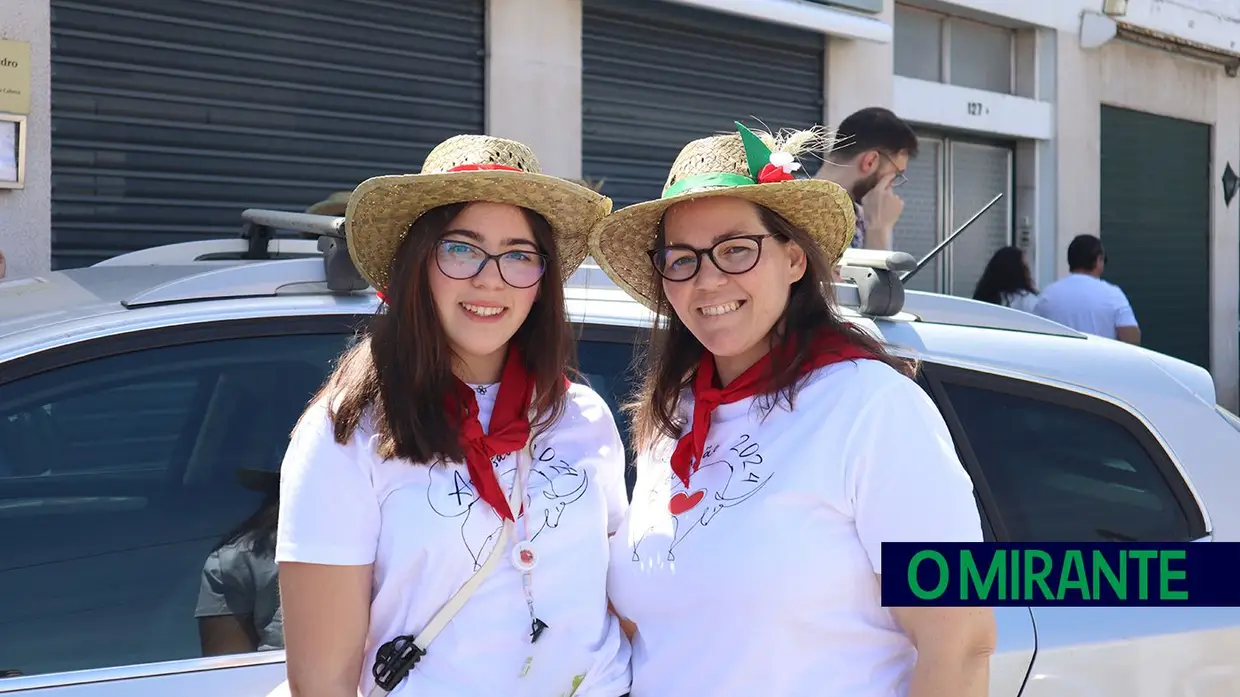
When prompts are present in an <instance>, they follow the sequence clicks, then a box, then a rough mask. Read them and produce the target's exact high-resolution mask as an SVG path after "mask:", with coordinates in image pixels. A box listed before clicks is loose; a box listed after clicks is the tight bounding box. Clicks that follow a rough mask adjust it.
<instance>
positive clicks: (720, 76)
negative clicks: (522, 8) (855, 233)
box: [582, 0, 825, 207]
mask: <svg viewBox="0 0 1240 697" xmlns="http://www.w3.org/2000/svg"><path fill="white" fill-rule="evenodd" d="M584 11H585V15H584V28H583V32H582V44H583V46H582V51H583V55H582V61H583V64H584V65H583V70H584V75H583V80H582V81H583V85H582V91H583V102H582V109H583V117H582V118H583V123H582V129H583V136H582V155H583V161H582V171H583V174H584V175H585V176H586V177H587V178H588V179H592V180H598V179H604V180H605V182H604V185H603V192H604V193H606V194H607V195H608V196H611V197H612V199H613V200H614V201H615V203H616V206H617V207H620V206H625V205H628V204H631V203H635V202H637V201H639V200H645V199H649V198H655V197H657V196H659V195H660V193H662V190H663V184H664V182H665V180H666V179H667V171H668V168H669V167H670V166H671V164H672V161H673V160H674V159H676V154H677V153H678V152H679V151H680V148H681V147H683V146H684V145H685V143H688V142H689V141H691V140H694V139H696V138H701V137H704V136H707V135H710V134H712V133H718V132H727V131H735V130H736V127H735V126H734V125H733V121H736V120H741V121H744V122H745V123H746V124H747V125H755V124H757V123H758V122H759V120H760V121H761V122H763V123H766V124H769V126H770V127H771V128H776V129H778V128H807V127H809V126H812V125H814V124H818V123H821V122H822V119H823V50H824V47H825V39H824V37H823V35H821V34H818V33H814V32H808V31H803V30H798V29H795V28H792V27H785V26H776V25H773V24H765V23H762V22H758V21H754V20H749V19H742V18H739V17H736V16H734V15H727V14H722V13H717V12H709V11H706V10H699V9H696V8H690V7H684V6H681V5H676V4H674V3H669V2H657V1H654V0H585V10H584ZM806 165H807V169H808V170H810V171H811V172H813V171H816V167H813V166H811V165H812V163H810V162H807V163H806Z"/></svg>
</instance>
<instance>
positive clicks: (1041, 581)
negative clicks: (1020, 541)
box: [1025, 549, 1055, 600]
mask: <svg viewBox="0 0 1240 697" xmlns="http://www.w3.org/2000/svg"><path fill="white" fill-rule="evenodd" d="M1034 559H1037V560H1038V561H1040V562H1042V568H1041V569H1039V570H1036V571H1035V570H1034V568H1033V560H1034ZM1050 573H1051V555H1049V554H1047V553H1046V552H1043V551H1042V550H1040V549H1026V550H1025V598H1027V599H1029V600H1032V599H1033V584H1035V583H1036V584H1038V588H1041V589H1042V597H1043V598H1047V599H1049V598H1053V597H1055V595H1054V594H1053V593H1051V589H1050V588H1049V587H1047V585H1046V577H1047V576H1048V575H1050Z"/></svg>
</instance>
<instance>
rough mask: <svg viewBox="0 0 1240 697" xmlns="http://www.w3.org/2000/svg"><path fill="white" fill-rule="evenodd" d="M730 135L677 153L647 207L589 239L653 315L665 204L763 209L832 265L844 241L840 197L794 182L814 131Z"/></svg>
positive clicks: (847, 203) (846, 203)
mask: <svg viewBox="0 0 1240 697" xmlns="http://www.w3.org/2000/svg"><path fill="white" fill-rule="evenodd" d="M736 127H737V133H731V134H727V135H718V136H712V137H709V138H702V139H700V140H695V141H693V142H692V143H689V144H688V145H686V146H685V147H684V149H682V150H681V151H680V155H679V156H678V157H677V158H676V162H675V163H674V164H673V165H672V171H671V173H670V174H669V175H668V177H667V183H666V184H665V185H664V188H663V196H662V197H661V198H659V199H657V200H655V201H647V202H645V203H637V204H634V205H632V206H628V207H627V208H623V209H621V210H618V211H616V212H615V213H613V214H611V215H610V216H608V217H607V218H606V219H604V220H603V221H602V222H600V223H599V224H598V225H596V226H595V228H594V230H593V231H592V232H591V234H590V252H591V254H592V255H593V256H594V260H595V261H597V262H598V264H599V266H600V267H601V268H602V269H603V270H604V271H605V272H606V273H607V275H608V276H609V277H611V279H612V280H613V281H615V283H616V285H618V286H620V287H621V288H623V289H624V290H625V292H627V293H628V294H629V295H631V296H633V298H634V299H636V300H637V301H639V302H641V303H642V304H643V305H645V306H646V307H648V308H650V309H652V310H654V309H656V303H655V297H656V295H655V290H656V289H655V288H654V286H653V283H654V269H653V268H651V265H650V256H649V255H648V254H647V251H648V250H650V249H651V248H653V247H654V243H655V239H656V237H657V236H658V230H659V222H660V221H661V220H662V219H663V214H664V212H666V211H667V209H668V208H669V207H670V206H672V205H673V204H676V203H679V202H681V201H688V200H691V199H698V198H707V197H711V196H735V197H737V198H742V199H745V200H747V201H751V202H753V203H756V204H758V205H760V206H764V207H766V208H769V209H771V210H772V211H774V212H776V213H778V214H779V215H781V216H783V218H784V219H786V220H787V221H788V222H789V223H791V224H793V225H794V226H796V227H798V228H800V229H801V230H804V231H805V232H807V233H808V234H809V236H810V237H812V238H813V239H814V241H815V242H817V243H818V244H819V246H821V247H822V249H823V251H825V252H826V254H827V257H828V262H829V263H831V264H834V263H835V262H836V261H838V260H839V258H840V257H841V256H842V255H843V253H844V250H845V249H847V248H848V245H849V244H850V243H851V242H852V238H853V235H854V233H855V232H856V212H855V211H854V209H853V204H852V199H851V198H850V197H849V195H848V192H847V191H845V190H844V189H843V188H842V187H841V186H840V185H838V184H836V183H834V182H829V181H825V180H821V179H797V178H795V177H794V175H793V172H795V171H797V170H799V169H801V165H800V163H798V162H796V155H798V154H800V153H803V152H806V151H809V150H812V149H814V148H817V147H819V146H821V145H822V144H823V143H824V142H825V141H827V140H829V139H827V138H826V137H825V136H824V135H823V134H822V133H821V132H820V131H818V130H808V131H796V132H793V133H791V134H787V135H784V136H782V137H781V138H776V137H774V136H771V135H769V134H766V133H762V134H755V133H754V132H752V131H750V130H749V129H748V128H746V127H745V126H744V125H742V124H741V123H740V122H737V123H736Z"/></svg>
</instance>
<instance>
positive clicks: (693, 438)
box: [671, 331, 874, 489]
mask: <svg viewBox="0 0 1240 697" xmlns="http://www.w3.org/2000/svg"><path fill="white" fill-rule="evenodd" d="M792 348H793V344H792V342H791V341H784V342H783V343H781V344H780V345H779V346H777V347H775V348H774V349H772V350H770V351H768V352H767V354H766V355H765V356H763V357H762V359H761V360H759V361H758V362H757V363H754V364H753V365H752V366H750V367H749V368H748V369H747V370H746V371H745V372H743V373H741V374H740V376H738V377H737V378H736V379H735V380H733V381H732V382H730V383H728V386H727V387H722V388H720V387H716V386H715V357H714V356H713V355H712V354H711V353H710V352H709V351H704V352H703V353H702V358H701V360H700V361H698V367H697V374H696V375H695V376H694V378H693V420H692V422H691V423H690V427H689V431H688V432H687V433H685V434H684V435H683V436H681V437H680V440H678V441H677V442H676V449H675V450H673V451H672V459H671V463H672V471H673V472H675V473H676V476H677V477H678V478H679V479H680V481H681V482H682V483H683V484H684V485H685V488H686V489H687V488H688V487H689V476H690V475H691V474H692V473H693V472H694V471H696V470H697V469H698V468H699V467H701V466H702V463H701V460H702V453H703V451H704V450H705V448H706V436H707V434H708V433H709V431H710V416H711V413H712V412H714V410H715V408H716V407H719V406H722V405H724V404H733V403H735V402H739V401H741V400H744V399H748V398H750V397H754V396H757V395H758V394H761V393H762V391H763V389H764V388H765V387H766V386H767V384H768V381H769V380H770V377H771V366H772V365H774V364H778V365H783V364H784V363H786V361H787V360H789V359H790V358H791V356H789V355H788V354H790V353H791V351H792ZM773 354H778V356H777V357H775V358H773ZM865 358H874V354H873V353H872V352H870V351H869V350H868V349H866V348H864V347H861V346H858V345H856V344H854V343H852V342H851V341H849V339H848V338H847V337H846V336H844V335H843V334H841V333H839V332H836V331H822V332H819V333H818V335H817V336H816V337H814V339H813V342H812V344H811V345H810V354H809V356H808V357H807V358H806V360H805V362H804V363H802V364H801V366H800V370H799V371H798V373H797V376H798V377H801V376H804V375H805V374H807V373H810V372H813V371H814V370H817V369H818V368H821V367H823V366H827V365H831V364H833V363H840V362H843V361H850V360H857V359H865ZM776 360H778V363H776V362H775V361H776Z"/></svg>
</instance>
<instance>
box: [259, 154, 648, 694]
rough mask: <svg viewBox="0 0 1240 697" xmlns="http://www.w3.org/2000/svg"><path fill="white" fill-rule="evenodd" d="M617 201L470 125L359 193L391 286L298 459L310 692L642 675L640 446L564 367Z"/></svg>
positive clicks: (295, 522)
mask: <svg viewBox="0 0 1240 697" xmlns="http://www.w3.org/2000/svg"><path fill="white" fill-rule="evenodd" d="M610 208H611V202H610V200H609V199H607V198H606V197H604V196H602V195H600V194H598V193H596V192H594V191H592V190H590V189H588V188H586V187H583V186H580V185H578V184H574V183H571V182H568V181H566V180H563V179H559V178H557V177H552V176H548V175H544V174H542V173H540V172H539V169H538V161H537V159H536V158H535V157H534V154H533V153H532V152H530V151H529V149H528V148H527V147H525V146H524V145H522V144H520V143H516V142H513V141H510V140H506V139H501V138H493V137H489V136H477V135H468V136H457V137H454V138H451V139H449V140H447V141H445V142H444V143H441V144H440V145H439V146H437V147H436V148H435V149H434V150H433V151H432V152H431V153H430V155H429V156H428V157H427V159H426V162H425V164H424V165H423V167H422V170H421V173H419V174H416V175H395V176H384V177H376V178H373V179H369V180H367V181H365V182H363V183H362V184H361V185H360V186H358V188H357V189H356V190H355V191H354V192H353V193H352V194H351V196H350V197H349V202H348V206H347V208H346V218H347V231H348V233H347V234H348V247H349V253H350V256H351V257H352V259H353V261H354V263H355V265H356V266H357V268H358V271H359V272H361V274H362V275H363V277H365V278H366V279H367V280H368V281H369V282H370V283H371V285H372V286H374V288H375V289H376V290H377V291H379V292H380V294H381V296H382V298H383V299H384V305H383V308H382V310H381V311H380V312H379V314H378V315H377V316H376V317H375V318H374V321H373V324H372V326H371V327H370V328H369V329H368V330H367V331H366V332H365V334H364V335H363V338H362V340H361V341H360V342H358V343H357V344H356V345H355V346H354V347H353V348H351V349H349V350H348V351H347V352H346V353H345V354H344V355H343V356H342V357H341V359H340V362H339V364H338V366H337V368H336V370H335V372H334V373H333V374H332V376H331V378H330V379H329V381H328V382H327V384H326V385H325V386H324V387H323V388H322V390H321V391H320V392H319V394H318V395H316V396H315V397H314V399H313V400H312V402H311V404H310V406H309V408H308V409H307V410H306V412H305V414H304V415H303V416H302V418H301V420H300V421H299V423H298V424H297V427H296V429H295V430H294V432H293V434H292V439H291V442H290V444H289V448H288V451H287V453H286V454H285V458H284V463H283V468H282V473H281V494H280V502H281V508H280V514H279V516H280V517H279V524H278V528H277V529H278V533H277V543H276V561H277V562H278V563H279V576H280V595H281V603H282V609H283V616H284V640H285V646H286V650H287V670H288V678H289V680H288V684H287V688H288V690H289V691H291V693H292V695H293V696H294V697H302V696H303V695H308V696H313V697H356V695H357V694H358V690H359V688H360V690H361V693H362V694H364V695H376V694H378V695H382V694H386V693H391V694H399V695H440V696H442V697H490V696H491V695H530V696H531V697H534V696H541V695H566V694H573V695H575V696H576V697H619V696H620V695H623V694H624V693H626V692H627V691H628V688H629V675H630V673H629V667H628V665H629V644H628V642H627V640H626V638H625V637H624V634H623V632H622V631H621V629H620V625H619V622H618V620H617V619H616V617H615V616H614V615H613V614H612V613H610V612H609V609H608V604H607V598H606V579H607V564H608V547H607V539H608V535H609V534H610V533H612V532H614V531H615V530H616V528H617V526H618V525H619V523H620V520H621V519H622V517H623V515H624V511H625V510H626V508H627V504H628V501H627V488H626V486H625V481H624V469H625V458H624V446H623V443H622V442H621V440H620V434H619V431H618V429H617V427H616V423H615V420H614V418H613V416H612V414H611V412H610V411H609V409H608V407H607V405H606V402H604V400H603V399H602V397H600V396H599V395H598V394H596V393H595V392H594V391H593V390H592V389H590V388H589V387H587V386H585V385H581V384H576V383H572V382H570V381H569V377H568V373H569V372H570V368H571V366H572V365H573V363H574V362H575V360H574V359H575V353H576V352H575V350H574V342H573V335H572V330H571V327H570V326H569V324H568V321H567V317H566V314H565V309H564V287H563V284H564V281H565V279H567V278H568V277H569V276H571V275H572V273H573V271H574V270H576V269H577V267H578V266H579V265H580V264H581V262H582V261H583V260H584V259H585V256H586V248H587V234H588V232H589V230H590V229H591V228H592V227H593V225H594V224H595V223H596V222H597V221H598V220H599V219H601V218H602V217H603V216H604V215H606V214H607V212H609V211H610ZM458 593H460V594H461V595H458ZM457 601H459V602H457ZM432 642H433V643H432ZM423 652H424V653H425V655H424V656H423V655H422V653H423ZM415 659H416V661H415Z"/></svg>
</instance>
